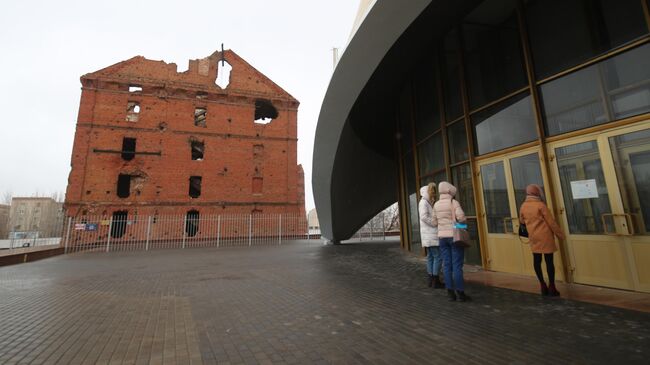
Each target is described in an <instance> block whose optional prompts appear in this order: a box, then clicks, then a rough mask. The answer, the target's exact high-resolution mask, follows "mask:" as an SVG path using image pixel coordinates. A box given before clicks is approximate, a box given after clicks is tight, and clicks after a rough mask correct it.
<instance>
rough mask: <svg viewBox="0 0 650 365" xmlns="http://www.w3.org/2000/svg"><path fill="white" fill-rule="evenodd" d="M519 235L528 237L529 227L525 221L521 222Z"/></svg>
mask: <svg viewBox="0 0 650 365" xmlns="http://www.w3.org/2000/svg"><path fill="white" fill-rule="evenodd" d="M519 237H524V238H528V229H527V228H526V224H525V223H519Z"/></svg>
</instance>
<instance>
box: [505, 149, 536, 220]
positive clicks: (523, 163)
mask: <svg viewBox="0 0 650 365" xmlns="http://www.w3.org/2000/svg"><path fill="white" fill-rule="evenodd" d="M510 172H511V173H512V185H513V186H514V188H515V202H516V207H517V209H519V208H520V207H521V204H523V202H524V200H526V186H528V185H529V184H537V185H539V186H540V187H541V188H542V191H544V180H543V179H542V168H541V166H540V162H539V155H538V154H537V153H532V154H530V155H525V156H520V157H515V158H512V159H510Z"/></svg>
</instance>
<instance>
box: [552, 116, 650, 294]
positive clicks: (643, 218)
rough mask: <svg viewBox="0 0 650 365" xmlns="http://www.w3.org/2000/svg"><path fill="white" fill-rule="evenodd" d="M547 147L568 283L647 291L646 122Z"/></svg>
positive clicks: (649, 131) (649, 191)
mask: <svg viewBox="0 0 650 365" xmlns="http://www.w3.org/2000/svg"><path fill="white" fill-rule="evenodd" d="M549 147H550V151H549V152H550V155H551V156H552V158H553V159H554V168H553V173H554V179H555V181H556V183H557V187H558V188H559V189H558V190H560V191H559V193H560V195H561V197H562V201H561V202H560V212H561V217H560V218H561V223H562V224H563V225H564V228H565V231H566V232H567V233H568V235H567V246H568V251H569V256H570V259H571V260H570V261H571V265H570V267H571V270H572V271H573V278H574V281H575V282H578V283H585V284H593V285H601V286H609V287H615V288H622V289H632V290H640V291H650V267H648V265H647V264H648V263H649V262H650V232H648V229H650V123H648V122H644V123H641V124H640V125H637V126H634V127H627V128H618V129H614V130H611V131H608V132H605V133H599V134H594V135H589V136H584V137H579V138H577V139H572V140H569V141H562V142H559V143H556V144H553V145H551V146H549Z"/></svg>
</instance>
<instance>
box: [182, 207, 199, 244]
mask: <svg viewBox="0 0 650 365" xmlns="http://www.w3.org/2000/svg"><path fill="white" fill-rule="evenodd" d="M198 231H199V211H198V210H190V211H188V212H187V215H186V216H185V233H186V234H187V236H188V237H194V236H196V233H197V232H198Z"/></svg>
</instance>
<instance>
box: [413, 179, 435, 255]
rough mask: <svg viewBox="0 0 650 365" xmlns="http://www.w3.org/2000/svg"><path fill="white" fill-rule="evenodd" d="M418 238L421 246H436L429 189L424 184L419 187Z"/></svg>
mask: <svg viewBox="0 0 650 365" xmlns="http://www.w3.org/2000/svg"><path fill="white" fill-rule="evenodd" d="M420 196H422V198H421V199H420V204H419V205H418V211H419V212H420V238H421V239H422V247H431V246H438V227H436V226H435V225H433V207H432V206H431V203H429V201H430V200H429V191H428V189H427V187H426V186H423V187H421V188H420Z"/></svg>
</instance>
